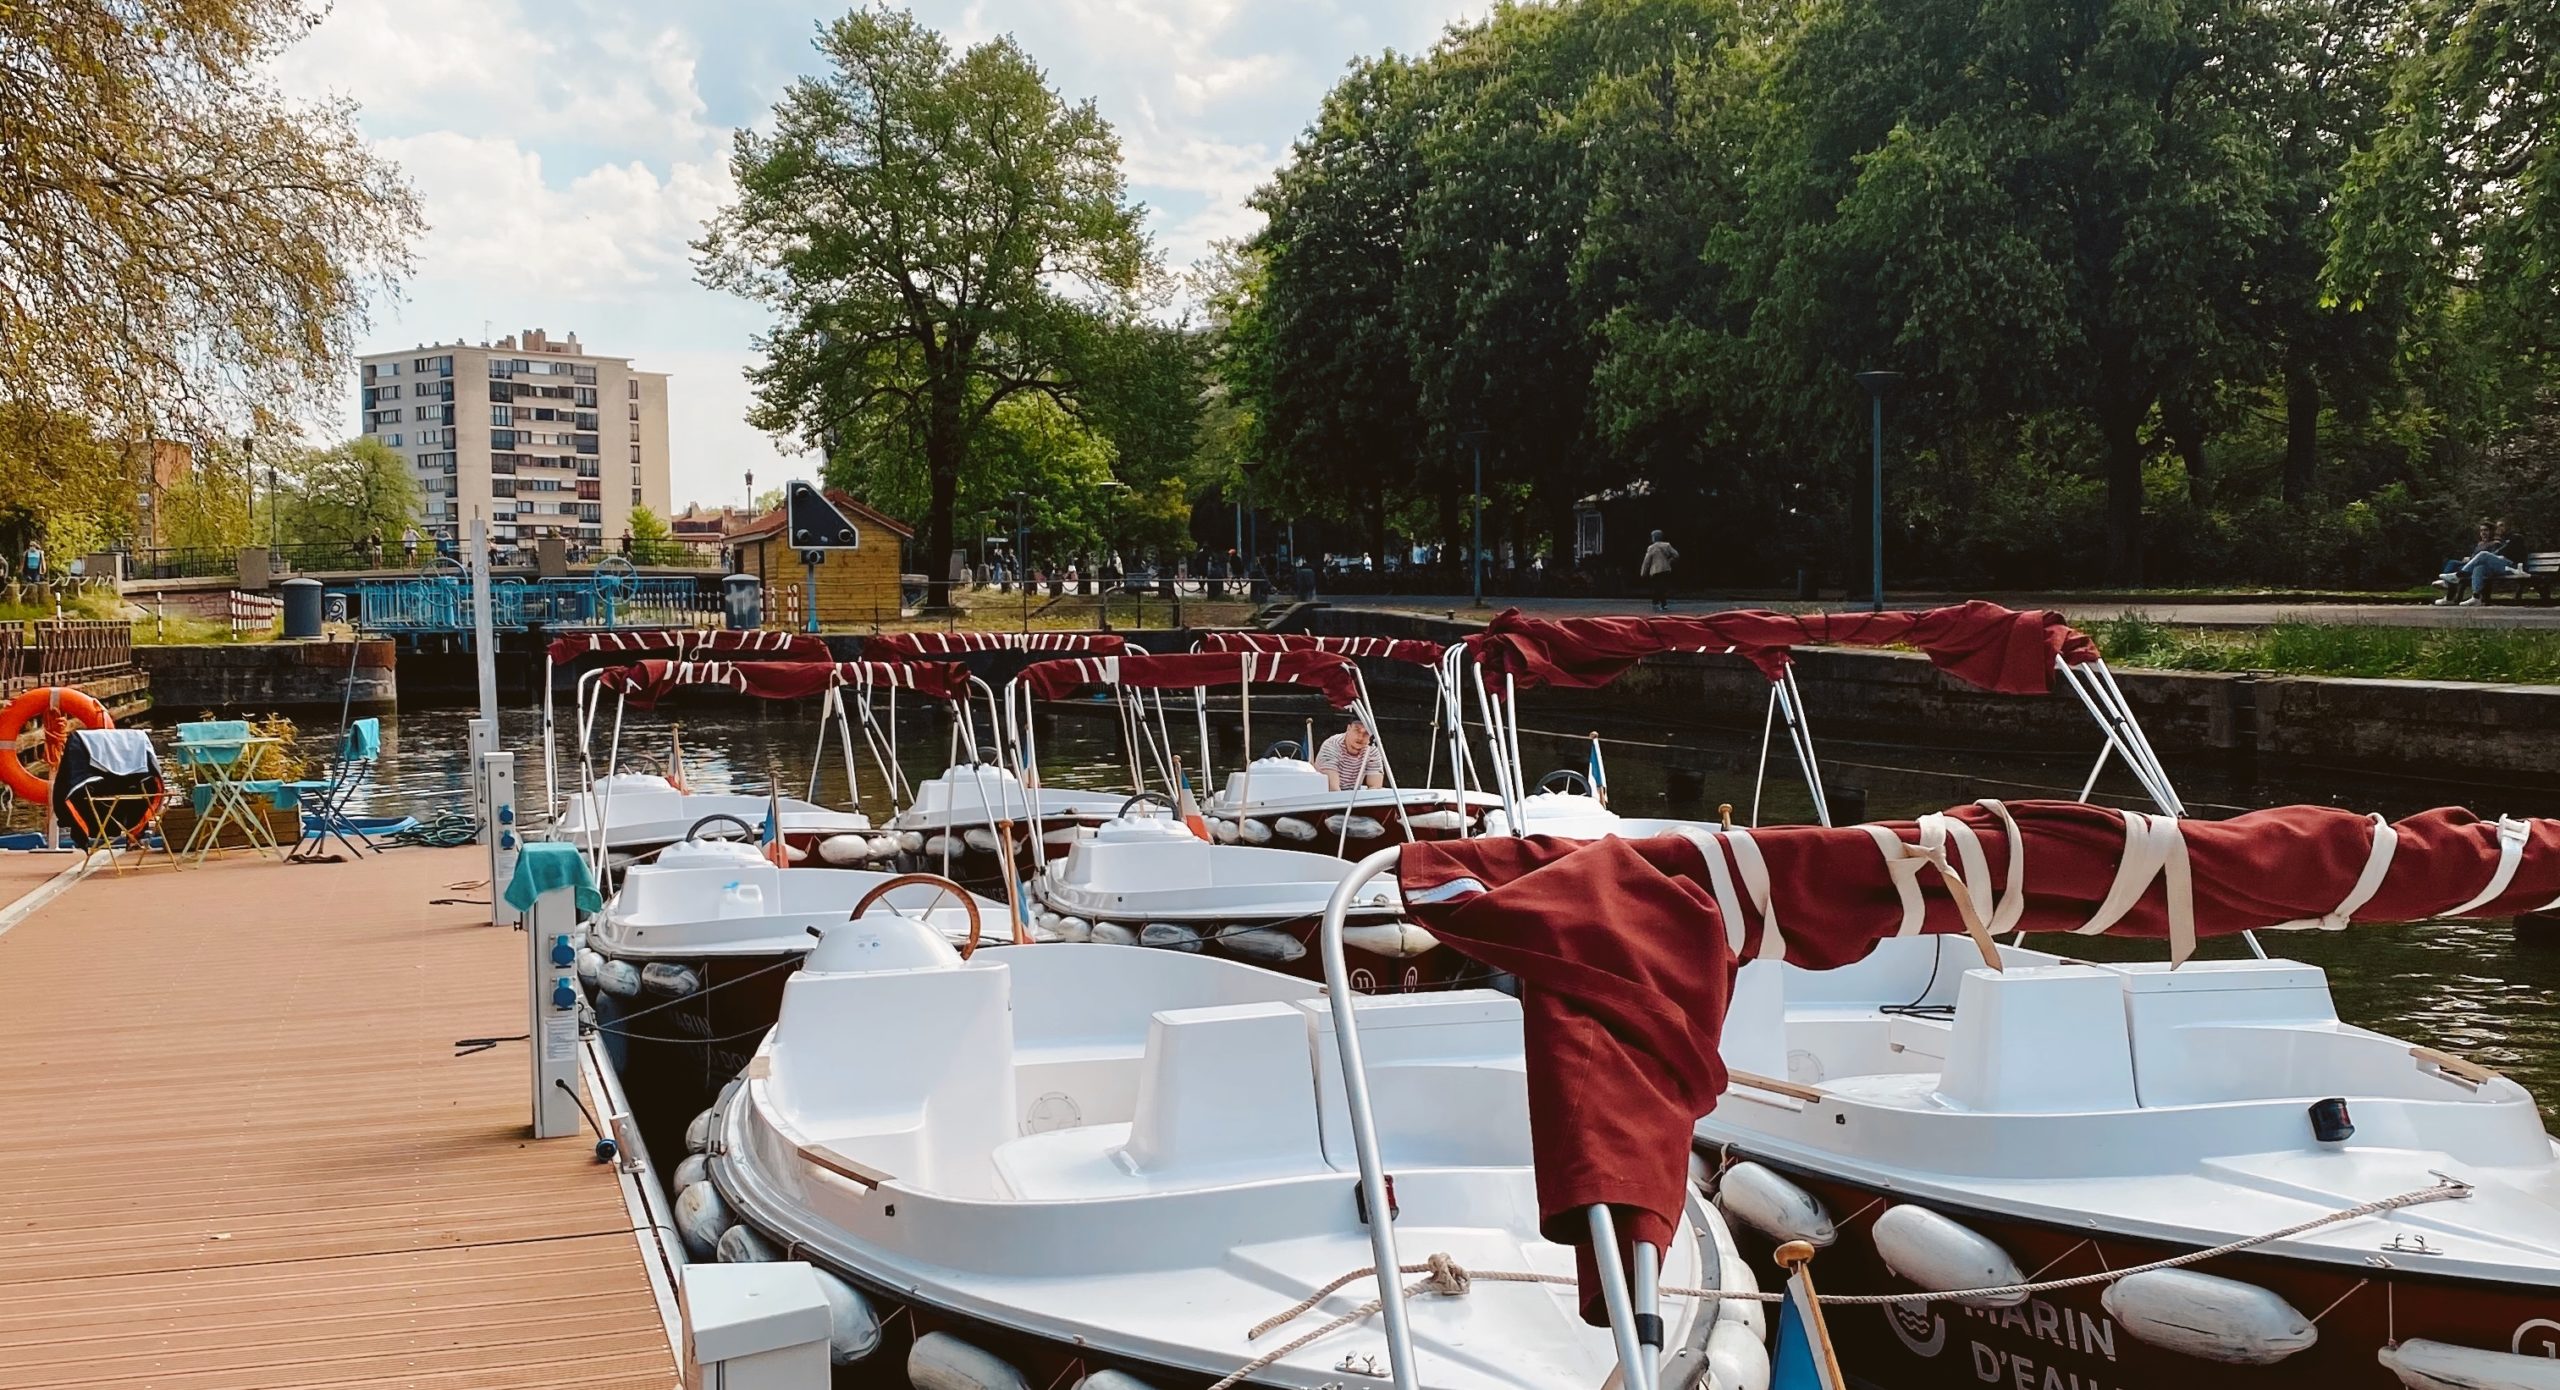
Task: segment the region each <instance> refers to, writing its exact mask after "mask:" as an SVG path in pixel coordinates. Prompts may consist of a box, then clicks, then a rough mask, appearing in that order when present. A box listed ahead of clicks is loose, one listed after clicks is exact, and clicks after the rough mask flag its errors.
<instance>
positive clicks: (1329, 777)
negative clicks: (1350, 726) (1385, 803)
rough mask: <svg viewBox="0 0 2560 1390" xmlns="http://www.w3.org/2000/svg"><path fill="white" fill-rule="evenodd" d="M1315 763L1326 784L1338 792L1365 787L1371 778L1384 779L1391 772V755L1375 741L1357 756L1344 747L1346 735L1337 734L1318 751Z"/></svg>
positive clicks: (1370, 741) (1372, 740) (1370, 742)
mask: <svg viewBox="0 0 2560 1390" xmlns="http://www.w3.org/2000/svg"><path fill="white" fill-rule="evenodd" d="M1314 762H1315V768H1316V771H1318V772H1321V773H1323V774H1324V779H1325V782H1326V784H1327V785H1329V786H1331V787H1332V788H1333V789H1334V790H1335V791H1338V792H1347V791H1349V790H1351V789H1352V788H1353V787H1356V786H1364V785H1366V784H1367V783H1368V780H1369V779H1370V778H1371V777H1384V776H1385V775H1386V773H1387V755H1386V754H1385V753H1383V752H1381V751H1379V748H1378V741H1377V740H1376V739H1374V738H1373V739H1371V740H1369V746H1368V747H1367V748H1365V749H1363V750H1361V751H1360V752H1358V753H1356V754H1355V753H1353V752H1351V751H1350V750H1349V749H1348V748H1346V747H1345V746H1344V745H1343V741H1342V735H1340V734H1335V735H1334V736H1333V737H1331V738H1329V739H1326V740H1325V741H1324V746H1323V747H1322V748H1319V749H1317V750H1316V756H1315V758H1314Z"/></svg>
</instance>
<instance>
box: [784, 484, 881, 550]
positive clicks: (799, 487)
mask: <svg viewBox="0 0 2560 1390" xmlns="http://www.w3.org/2000/svg"><path fill="white" fill-rule="evenodd" d="M782 506H783V512H784V515H785V517H786V519H787V520H788V521H789V522H790V532H791V546H792V548H793V549H795V550H859V549H861V548H862V533H861V532H860V531H857V530H855V529H854V526H853V523H852V522H850V521H848V520H846V519H845V515H844V513H842V512H840V511H837V510H836V504H835V503H833V502H830V501H828V500H827V497H826V494H825V493H822V492H820V491H818V490H817V489H816V488H813V487H811V486H809V485H808V484H807V483H798V482H794V483H785V484H784V485H783V489H782Z"/></svg>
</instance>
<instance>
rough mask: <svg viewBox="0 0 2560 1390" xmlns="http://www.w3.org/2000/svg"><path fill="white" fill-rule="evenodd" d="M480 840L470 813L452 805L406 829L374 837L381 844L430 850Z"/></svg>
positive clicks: (478, 828) (474, 820) (449, 847)
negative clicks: (420, 847) (418, 846)
mask: <svg viewBox="0 0 2560 1390" xmlns="http://www.w3.org/2000/svg"><path fill="white" fill-rule="evenodd" d="M479 839H480V822H479V821H478V820H477V819H474V818H473V817H472V816H471V815H470V814H468V813H467V812H463V811H457V810H454V809H453V808H452V807H450V806H448V807H446V808H444V809H443V810H441V811H438V812H436V813H435V814H434V815H432V816H429V817H428V818H426V819H425V820H422V821H420V822H418V823H417V824H416V825H413V826H411V827H409V828H408V829H406V830H402V831H396V832H394V833H392V834H389V835H381V836H376V837H375V841H376V843H379V844H386V845H422V846H424V847H426V848H428V849H454V848H457V847H459V846H462V845H468V844H474V843H477V842H478V841H479Z"/></svg>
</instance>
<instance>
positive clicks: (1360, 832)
mask: <svg viewBox="0 0 2560 1390" xmlns="http://www.w3.org/2000/svg"><path fill="white" fill-rule="evenodd" d="M1345 827H1348V828H1347V829H1346V828H1345ZM1324 828H1325V829H1327V830H1330V831H1332V832H1333V833H1334V834H1336V835H1344V834H1347V835H1349V836H1350V837H1351V838H1352V839H1355V840H1374V839H1376V838H1378V837H1379V836H1381V835H1384V834H1386V833H1387V827H1386V825H1385V823H1384V822H1382V821H1380V820H1379V819H1378V818H1377V817H1375V816H1344V815H1331V816H1327V817H1325V818H1324Z"/></svg>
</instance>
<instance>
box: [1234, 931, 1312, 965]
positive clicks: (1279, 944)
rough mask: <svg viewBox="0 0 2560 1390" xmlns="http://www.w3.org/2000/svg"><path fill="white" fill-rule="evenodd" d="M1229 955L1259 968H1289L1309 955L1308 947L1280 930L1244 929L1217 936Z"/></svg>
mask: <svg viewBox="0 0 2560 1390" xmlns="http://www.w3.org/2000/svg"><path fill="white" fill-rule="evenodd" d="M1218 945H1220V946H1221V947H1223V948H1225V950H1226V952H1227V954H1229V955H1232V956H1235V957H1237V958H1239V959H1241V960H1249V961H1252V962H1253V963H1254V964H1256V965H1287V964H1288V963H1289V962H1291V961H1293V960H1298V959H1300V958H1302V957H1304V956H1305V955H1306V954H1307V946H1306V943H1305V942H1303V941H1300V940H1299V939H1298V938H1296V937H1294V936H1291V935H1290V934H1288V933H1287V932H1284V931H1282V930H1280V929H1279V928H1278V927H1245V928H1242V929H1240V930H1236V931H1224V932H1220V933H1218Z"/></svg>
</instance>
